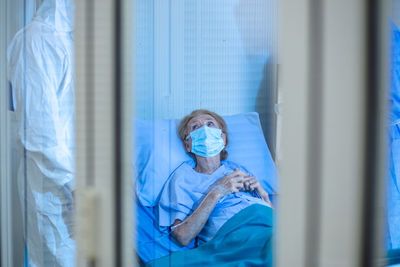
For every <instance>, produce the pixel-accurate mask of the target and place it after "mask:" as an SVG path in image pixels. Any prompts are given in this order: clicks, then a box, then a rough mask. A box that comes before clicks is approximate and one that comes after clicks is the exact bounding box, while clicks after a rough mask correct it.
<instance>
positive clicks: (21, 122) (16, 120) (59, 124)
mask: <svg viewBox="0 0 400 267" xmlns="http://www.w3.org/2000/svg"><path fill="white" fill-rule="evenodd" d="M73 11H74V3H73V0H44V1H43V3H42V5H41V6H40V8H39V9H38V11H37V13H36V15H35V17H34V18H33V20H32V21H31V22H30V23H29V24H27V25H26V26H25V27H24V28H23V29H22V30H20V31H19V32H18V33H17V34H16V35H15V37H14V39H13V40H12V42H11V44H10V46H9V50H8V67H9V68H8V80H9V85H10V92H11V97H10V98H11V103H10V109H11V112H10V117H11V125H12V131H13V132H12V135H15V136H14V138H15V140H14V141H15V144H14V146H15V147H14V149H13V152H14V153H15V154H14V158H16V159H17V161H18V162H14V165H15V166H16V168H17V171H16V173H17V174H16V175H17V179H18V190H19V193H20V198H21V203H22V210H23V214H24V226H25V227H24V229H25V230H24V236H25V242H26V250H27V251H26V255H27V259H26V261H27V262H28V264H29V266H74V265H75V241H74V239H73V236H72V231H73V229H72V226H73V218H72V215H73V190H74V78H73V76H74V75H73Z"/></svg>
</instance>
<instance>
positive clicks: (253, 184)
mask: <svg viewBox="0 0 400 267" xmlns="http://www.w3.org/2000/svg"><path fill="white" fill-rule="evenodd" d="M235 171H237V172H238V173H237V175H240V176H242V177H243V190H244V191H254V190H256V191H257V193H258V195H259V196H260V197H261V198H262V199H263V200H264V201H265V202H268V203H270V204H271V205H272V203H271V201H270V199H269V195H268V193H267V191H265V189H264V187H262V185H261V184H260V182H259V181H258V180H257V179H256V178H255V177H253V176H250V175H248V174H246V173H244V172H242V171H239V170H237V169H235Z"/></svg>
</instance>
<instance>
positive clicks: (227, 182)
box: [212, 170, 244, 197]
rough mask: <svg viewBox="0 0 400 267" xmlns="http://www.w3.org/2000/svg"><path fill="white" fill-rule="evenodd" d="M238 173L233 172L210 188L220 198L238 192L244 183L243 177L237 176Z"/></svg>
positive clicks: (236, 171) (237, 171)
mask: <svg viewBox="0 0 400 267" xmlns="http://www.w3.org/2000/svg"><path fill="white" fill-rule="evenodd" d="M239 172H240V171H239V170H235V171H234V172H232V173H230V174H228V175H226V176H225V177H223V178H221V180H219V181H218V182H217V183H216V184H215V185H214V186H213V187H212V190H215V191H216V192H217V193H218V194H219V196H220V197H224V196H226V195H229V194H232V193H236V192H239V190H242V189H243V181H244V177H243V175H241V174H239Z"/></svg>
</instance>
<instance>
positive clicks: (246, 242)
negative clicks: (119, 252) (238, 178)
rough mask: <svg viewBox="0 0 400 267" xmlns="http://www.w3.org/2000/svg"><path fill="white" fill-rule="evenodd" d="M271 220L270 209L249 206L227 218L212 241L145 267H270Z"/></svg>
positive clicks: (271, 211)
mask: <svg viewBox="0 0 400 267" xmlns="http://www.w3.org/2000/svg"><path fill="white" fill-rule="evenodd" d="M273 221H274V218H273V210H272V209H271V208H269V207H266V206H262V205H258V204H254V205H251V206H249V207H247V208H245V209H244V210H242V211H241V212H239V213H238V214H236V215H235V216H233V217H232V218H231V219H229V220H228V221H227V222H226V223H225V224H224V225H223V226H222V227H221V229H219V231H218V233H217V234H216V235H215V237H214V238H213V239H212V240H211V241H209V242H207V243H205V244H203V245H201V246H199V247H197V248H195V249H191V250H186V251H177V252H174V253H172V254H171V255H168V256H165V257H162V258H159V259H156V260H153V261H150V262H148V263H147V264H146V266H154V267H155V266H207V265H208V266H272V232H273V228H272V227H273Z"/></svg>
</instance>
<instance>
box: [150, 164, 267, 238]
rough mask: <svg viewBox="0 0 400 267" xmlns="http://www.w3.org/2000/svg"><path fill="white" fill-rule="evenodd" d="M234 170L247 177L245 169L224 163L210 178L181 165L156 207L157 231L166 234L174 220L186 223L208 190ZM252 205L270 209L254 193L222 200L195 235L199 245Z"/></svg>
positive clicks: (165, 187)
mask: <svg viewBox="0 0 400 267" xmlns="http://www.w3.org/2000/svg"><path fill="white" fill-rule="evenodd" d="M234 168H238V169H239V170H242V171H243V172H245V173H249V172H248V171H247V170H246V169H245V168H243V167H241V166H239V165H237V164H235V163H232V162H224V163H223V164H222V165H221V166H220V167H219V168H218V169H217V170H216V171H214V173H212V174H210V175H208V174H202V173H198V172H196V171H195V170H194V169H193V167H192V166H191V165H189V164H187V163H183V164H182V165H181V166H180V167H179V168H178V169H177V170H176V171H175V172H174V173H173V174H172V175H171V178H170V179H169V180H168V182H167V183H166V185H165V186H164V188H163V191H162V193H161V197H160V200H159V204H158V207H157V208H158V223H159V226H160V228H161V229H162V230H164V231H165V230H166V229H168V227H169V226H171V225H172V224H173V223H174V222H175V220H177V219H179V220H181V221H183V220H185V218H186V217H187V216H188V215H190V214H191V213H192V212H193V211H194V210H196V208H197V207H198V206H199V205H200V203H201V201H202V200H203V199H204V197H205V196H206V195H207V192H208V191H209V190H210V188H211V186H212V185H213V184H215V183H216V182H218V181H219V180H220V179H221V178H223V177H224V176H226V175H228V174H230V173H232V172H233V171H234ZM250 175H251V174H250ZM252 204H261V205H265V206H268V207H269V204H268V203H267V202H265V201H264V200H262V199H261V198H260V197H259V196H258V194H257V193H256V192H242V191H239V192H238V193H233V194H229V195H226V196H224V197H222V198H221V199H220V200H219V201H218V203H217V204H216V206H215V208H214V210H213V211H212V213H211V214H210V217H209V219H208V221H207V223H206V224H205V226H204V228H203V229H202V231H201V232H200V233H199V235H198V238H199V241H200V244H201V243H204V242H207V241H209V240H211V239H212V238H213V237H214V236H215V234H216V233H217V232H218V230H219V229H220V228H221V226H222V225H223V224H224V223H225V222H226V221H228V220H229V219H230V218H231V217H232V216H233V215H235V214H237V213H238V212H239V211H241V210H243V209H244V208H246V207H248V206H250V205H252Z"/></svg>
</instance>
